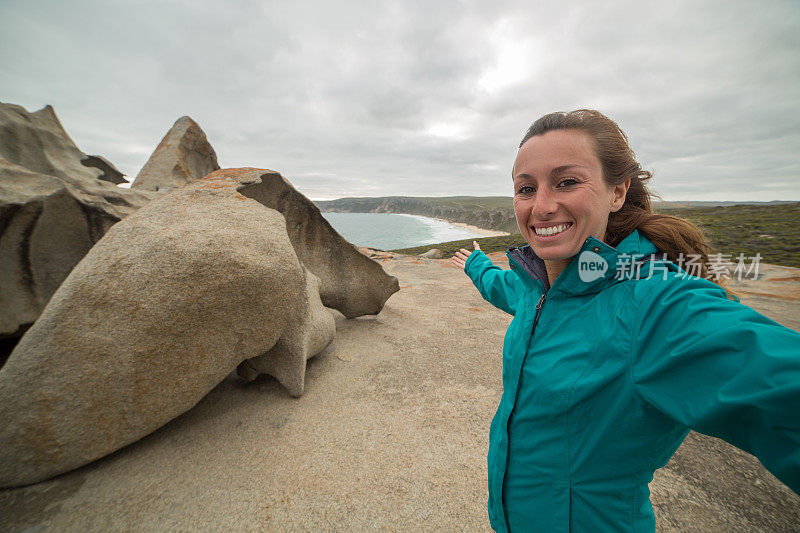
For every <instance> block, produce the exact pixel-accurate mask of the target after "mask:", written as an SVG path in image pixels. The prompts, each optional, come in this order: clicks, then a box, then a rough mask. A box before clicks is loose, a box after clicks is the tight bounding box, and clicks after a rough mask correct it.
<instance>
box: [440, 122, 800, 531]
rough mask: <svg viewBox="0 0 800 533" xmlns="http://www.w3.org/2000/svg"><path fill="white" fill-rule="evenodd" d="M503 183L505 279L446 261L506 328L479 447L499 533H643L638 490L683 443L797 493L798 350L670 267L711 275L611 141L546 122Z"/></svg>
mask: <svg viewBox="0 0 800 533" xmlns="http://www.w3.org/2000/svg"><path fill="white" fill-rule="evenodd" d="M513 178H514V212H515V214H516V218H517V223H518V225H519V229H520V232H521V233H522V235H523V237H524V238H525V240H526V241H527V242H528V244H529V246H525V247H522V248H516V249H512V250H510V251H509V252H508V257H509V260H510V263H511V267H512V270H502V269H500V268H498V267H496V266H494V265H492V263H491V262H490V261H489V260H488V258H487V257H486V256H485V255H484V254H483V253H482V252H481V251H480V250H479V248H478V246H477V244H476V245H475V250H474V251H473V252H470V251H467V250H465V249H462V250H461V251H460V252H457V253H456V255H455V257H454V258H453V263H454V264H456V265H457V266H459V267H460V268H463V269H464V270H465V272H466V273H467V275H469V276H470V278H471V279H472V281H473V283H474V284H475V286H476V287H477V288H478V290H479V291H480V293H481V294H482V295H483V297H484V298H486V299H487V300H488V301H489V302H491V303H492V304H493V305H495V306H496V307H498V308H500V309H502V310H504V311H506V312H508V313H510V314H512V315H514V319H513V320H512V322H511V325H510V326H509V328H508V331H507V333H506V337H505V342H504V346H503V396H502V399H501V401H500V405H499V407H498V409H497V412H496V414H495V416H494V419H493V420H492V424H491V428H490V437H489V441H490V445H489V456H488V466H489V517H490V520H491V524H492V527H493V528H494V529H495V530H497V531H507V530H511V531H570V530H572V531H593V532H594V531H653V530H654V529H655V519H654V516H653V510H652V507H651V505H650V499H649V496H650V493H649V490H648V483H649V482H650V481H651V480H652V477H653V472H654V471H655V470H656V469H657V468H660V467H661V466H663V465H664V464H666V463H667V461H668V460H669V458H670V457H671V456H672V454H673V453H674V452H675V450H676V449H677V448H678V446H679V445H680V444H681V442H682V441H683V439H684V437H685V436H686V435H687V433H688V432H689V430H690V429H694V430H696V431H699V432H702V433H705V434H707V435H713V436H716V437H720V438H722V439H725V440H726V441H728V442H730V443H731V444H733V445H735V446H737V447H739V448H741V449H743V450H745V451H748V452H750V453H752V454H753V455H755V456H756V457H758V458H759V460H760V461H761V462H762V463H763V464H764V465H765V466H766V467H767V468H768V469H769V470H770V471H771V472H772V473H773V474H775V476H777V477H778V478H779V479H781V480H782V481H783V482H784V483H786V484H787V485H788V486H789V487H790V488H791V489H792V490H794V491H795V492H798V491H800V334H798V333H797V332H795V331H792V330H790V329H788V328H785V327H783V326H781V325H780V324H777V323H776V322H773V321H772V320H769V319H768V318H766V317H764V316H762V315H760V314H759V313H757V312H755V311H753V310H752V309H750V308H749V307H746V306H744V305H742V304H740V303H738V301H733V300H730V299H729V298H728V296H727V294H726V291H725V290H724V289H722V288H721V287H720V286H718V285H716V284H714V283H712V282H710V281H708V280H706V279H703V278H702V277H696V276H689V275H687V273H686V272H684V271H683V270H682V269H681V268H679V267H678V266H677V265H676V264H675V263H676V262H677V261H678V259H679V258H683V257H687V256H688V255H690V254H692V255H696V256H698V257H700V259H701V260H700V265H701V272H700V274H705V273H706V272H707V267H706V263H707V261H708V256H707V252H708V251H709V248H708V246H707V244H706V241H705V239H704V238H703V235H702V233H701V232H700V231H699V230H698V229H697V228H696V227H694V226H692V225H691V224H689V223H687V222H685V221H681V220H679V219H676V218H674V217H668V216H665V215H656V214H654V213H653V212H652V208H651V206H650V200H649V193H648V191H647V188H646V186H645V182H646V180H648V179H649V178H650V174H649V173H648V172H646V171H643V170H642V168H641V166H640V165H639V163H637V162H636V160H635V159H634V155H633V152H632V151H631V149H630V147H629V146H628V143H627V138H626V137H625V134H624V133H623V132H622V131H621V130H620V129H619V127H618V126H617V124H616V123H614V122H613V121H612V120H610V119H608V118H607V117H605V116H603V115H602V114H600V113H599V112H597V111H591V110H579V111H574V112H570V113H553V114H550V115H546V116H544V117H542V118H541V119H539V120H538V121H536V122H535V123H534V124H533V125H532V126H531V128H530V129H529V130H528V133H527V135H525V137H524V139H523V140H522V142H521V143H520V149H519V153H518V155H517V158H516V161H515V163H514V169H513ZM653 254H657V255H655V256H654V255H653ZM680 254H683V255H680ZM576 257H577V259H576ZM664 257H666V259H664ZM658 258H661V259H658ZM648 259H649V261H648ZM632 262H633V263H635V265H636V266H637V267H639V266H643V267H649V268H642V269H641V272H640V271H639V269H638V268H636V269H631V268H630V265H631V263H632ZM620 272H622V273H623V274H622V275H620Z"/></svg>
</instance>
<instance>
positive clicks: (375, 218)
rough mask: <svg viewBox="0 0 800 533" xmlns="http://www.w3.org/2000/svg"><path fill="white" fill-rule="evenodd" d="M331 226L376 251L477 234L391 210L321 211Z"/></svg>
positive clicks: (453, 239)
mask: <svg viewBox="0 0 800 533" xmlns="http://www.w3.org/2000/svg"><path fill="white" fill-rule="evenodd" d="M322 216H324V217H325V219H326V220H327V221H328V222H330V224H331V226H333V229H335V230H336V231H337V232H339V234H340V235H341V236H342V237H344V238H345V239H347V240H348V241H350V242H351V243H353V244H355V245H356V246H368V247H370V248H378V249H379V250H395V249H398V248H411V247H412V246H423V245H426V244H435V243H439V242H447V241H456V240H459V239H469V238H472V237H479V236H480V235H479V234H478V233H476V232H474V231H471V230H469V229H466V228H461V227H458V226H454V225H452V224H449V223H447V222H445V221H442V220H435V219H432V218H427V217H421V216H417V215H400V214H394V213H322Z"/></svg>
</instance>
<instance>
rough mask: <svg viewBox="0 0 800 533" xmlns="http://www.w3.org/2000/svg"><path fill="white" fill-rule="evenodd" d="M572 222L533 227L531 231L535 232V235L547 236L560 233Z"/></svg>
mask: <svg viewBox="0 0 800 533" xmlns="http://www.w3.org/2000/svg"><path fill="white" fill-rule="evenodd" d="M571 225H572V223H571V222H570V223H569V224H561V225H559V226H550V227H549V228H533V231H535V232H536V235H541V236H542V237H549V236H550V235H555V234H556V233H561V232H562V231H564V230H565V229H567V228H568V227H570V226H571Z"/></svg>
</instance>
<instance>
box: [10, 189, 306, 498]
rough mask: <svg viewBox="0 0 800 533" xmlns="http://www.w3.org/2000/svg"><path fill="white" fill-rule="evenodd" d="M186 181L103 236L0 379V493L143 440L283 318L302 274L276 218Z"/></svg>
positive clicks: (254, 351)
mask: <svg viewBox="0 0 800 533" xmlns="http://www.w3.org/2000/svg"><path fill="white" fill-rule="evenodd" d="M226 181H227V183H223V182H226ZM193 185H197V186H193V187H191V188H190V187H185V188H182V189H180V190H176V191H174V192H173V193H171V194H167V195H164V196H162V197H161V198H159V199H157V200H155V201H153V202H151V203H150V204H148V205H147V206H145V207H143V208H142V209H140V210H138V211H136V212H135V213H133V214H131V215H130V216H128V217H127V218H125V219H124V220H122V221H121V222H119V223H117V224H115V225H114V226H113V227H111V228H110V229H109V230H108V231H107V232H106V234H105V236H104V237H103V238H102V239H101V240H100V241H99V242H98V243H97V244H96V245H95V246H94V247H93V248H92V249H91V250H90V251H89V253H88V254H86V256H85V257H84V258H83V259H82V260H81V262H80V263H79V264H78V265H77V266H76V267H75V269H73V271H72V272H71V273H70V274H69V276H68V277H67V279H66V280H65V281H64V282H63V283H62V284H61V286H60V287H59V288H58V290H57V291H56V292H55V294H54V295H53V297H52V298H51V300H50V302H49V303H48V305H47V307H45V309H44V311H43V313H42V315H41V316H40V317H39V319H38V320H37V321H36V323H34V324H33V326H31V328H30V329H29V330H28V331H27V333H26V334H25V335H24V336H23V337H22V339H21V340H20V342H19V344H18V345H17V347H16V349H15V350H14V351H13V352H12V354H11V356H10V357H9V359H8V362H7V363H6V365H5V366H4V367H3V368H2V369H0V420H2V421H3V423H2V424H0V486H2V487H8V486H17V485H22V484H28V483H33V482H37V481H41V480H43V479H47V478H49V477H51V476H54V475H56V474H59V473H62V472H66V471H68V470H71V469H73V468H76V467H79V466H81V465H84V464H86V463H89V462H91V461H93V460H95V459H98V458H99V457H102V456H104V455H106V454H108V453H111V452H113V451H115V450H117V449H119V448H121V447H123V446H125V445H127V444H129V443H131V442H134V441H136V440H138V439H140V438H141V437H143V436H145V435H147V434H148V433H150V432H152V431H153V430H155V429H157V428H158V427H160V426H162V425H163V424H165V423H167V422H168V421H170V420H172V419H173V418H175V417H176V416H178V415H180V414H181V413H183V412H185V411H186V410H188V409H189V408H191V407H192V406H193V405H195V404H196V403H197V402H198V401H199V400H200V399H201V398H202V397H203V396H204V395H205V394H206V393H207V392H208V391H210V390H211V389H212V388H213V387H214V386H215V385H216V384H218V383H219V382H220V381H221V380H222V379H223V378H225V377H226V376H227V375H228V374H230V372H231V371H233V370H234V369H236V367H237V366H238V364H239V363H240V362H242V361H243V360H244V359H249V358H253V357H256V356H258V355H261V354H264V353H265V352H267V351H268V350H269V349H270V348H272V347H273V346H274V345H275V343H276V342H277V341H278V339H279V338H280V336H281V335H282V334H283V332H284V330H285V329H286V327H287V324H288V321H289V320H290V318H292V317H294V316H295V306H296V305H297V302H298V293H300V292H301V291H303V288H304V283H305V281H304V279H305V275H304V270H303V267H302V265H301V263H300V261H299V260H298V258H297V255H296V254H295V252H294V249H293V247H292V244H291V242H290V241H289V238H288V236H287V233H286V225H285V222H284V218H283V216H282V215H281V214H280V213H278V212H277V211H274V210H272V209H267V208H265V207H264V206H262V205H260V204H258V203H257V202H256V201H253V200H250V199H247V198H245V197H243V196H242V195H240V194H238V193H237V192H236V186H237V185H238V183H237V182H236V181H235V180H232V179H229V180H224V179H223V180H217V181H209V182H197V183H196V184H193ZM296 327H302V324H292V325H291V327H290V331H291V330H292V328H296ZM304 362H305V361H304Z"/></svg>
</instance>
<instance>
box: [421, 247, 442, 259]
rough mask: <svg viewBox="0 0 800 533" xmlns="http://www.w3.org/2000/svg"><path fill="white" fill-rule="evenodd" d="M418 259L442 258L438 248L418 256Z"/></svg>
mask: <svg viewBox="0 0 800 533" xmlns="http://www.w3.org/2000/svg"><path fill="white" fill-rule="evenodd" d="M419 256H420V257H425V258H426V259H441V258H443V257H444V254H443V253H442V251H441V250H440V249H438V248H431V249H430V250H428V251H427V252H425V253H424V254H419Z"/></svg>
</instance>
